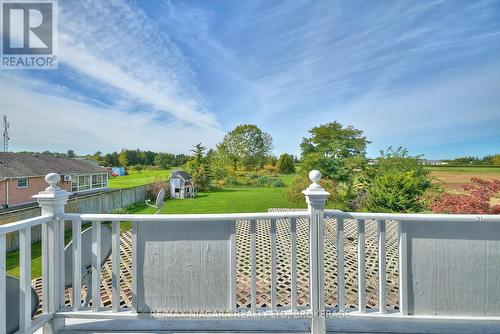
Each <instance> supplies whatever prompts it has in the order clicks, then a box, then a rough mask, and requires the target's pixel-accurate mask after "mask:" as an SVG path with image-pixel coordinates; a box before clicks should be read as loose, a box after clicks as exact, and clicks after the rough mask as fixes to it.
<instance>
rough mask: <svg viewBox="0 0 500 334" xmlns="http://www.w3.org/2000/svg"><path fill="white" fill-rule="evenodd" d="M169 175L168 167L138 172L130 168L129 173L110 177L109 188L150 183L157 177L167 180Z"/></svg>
mask: <svg viewBox="0 0 500 334" xmlns="http://www.w3.org/2000/svg"><path fill="white" fill-rule="evenodd" d="M169 177H170V169H164V170H143V171H140V172H138V171H133V170H131V171H129V175H125V176H116V177H110V178H109V181H108V183H109V187H110V188H129V187H135V186H142V185H144V184H148V183H152V182H154V181H155V180H158V179H162V180H164V181H167V180H168V178H169Z"/></svg>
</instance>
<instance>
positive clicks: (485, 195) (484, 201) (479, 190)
mask: <svg viewBox="0 0 500 334" xmlns="http://www.w3.org/2000/svg"><path fill="white" fill-rule="evenodd" d="M471 181H472V184H470V185H464V186H462V187H463V188H464V191H465V193H464V194H450V193H442V194H441V195H440V196H439V198H438V199H437V200H436V201H435V202H434V203H432V204H431V205H430V207H431V210H432V211H434V212H436V213H479V214H500V205H495V206H493V205H491V199H492V198H493V197H494V196H495V195H496V194H498V193H500V180H492V181H488V180H483V179H479V178H476V177H474V178H471Z"/></svg>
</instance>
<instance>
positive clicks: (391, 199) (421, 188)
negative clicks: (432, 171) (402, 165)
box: [366, 171, 431, 212]
mask: <svg viewBox="0 0 500 334" xmlns="http://www.w3.org/2000/svg"><path fill="white" fill-rule="evenodd" d="M430 186H431V184H430V181H428V180H427V179H426V178H421V177H418V176H416V175H415V173H414V172H411V171H409V172H396V171H393V172H389V173H383V174H380V175H377V176H376V177H375V178H374V179H373V180H372V182H371V184H370V186H369V188H368V194H369V195H368V198H367V200H366V209H367V210H368V211H373V212H419V211H422V210H424V209H425V207H424V202H423V201H422V196H423V195H424V193H425V191H426V190H427V189H428V188H429V187H430Z"/></svg>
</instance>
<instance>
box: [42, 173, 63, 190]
mask: <svg viewBox="0 0 500 334" xmlns="http://www.w3.org/2000/svg"><path fill="white" fill-rule="evenodd" d="M59 181H61V176H60V175H59V174H57V173H50V174H47V175H46V176H45V182H47V183H48V184H49V188H50V189H57V188H59V187H57V184H58V183H59Z"/></svg>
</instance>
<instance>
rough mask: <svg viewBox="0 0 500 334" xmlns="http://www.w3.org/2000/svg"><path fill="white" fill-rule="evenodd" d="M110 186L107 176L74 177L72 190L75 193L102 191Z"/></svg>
mask: <svg viewBox="0 0 500 334" xmlns="http://www.w3.org/2000/svg"><path fill="white" fill-rule="evenodd" d="M107 186H108V175H107V174H93V175H73V176H72V186H71V190H72V191H73V192H77V191H83V190H91V189H102V188H106V187H107Z"/></svg>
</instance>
